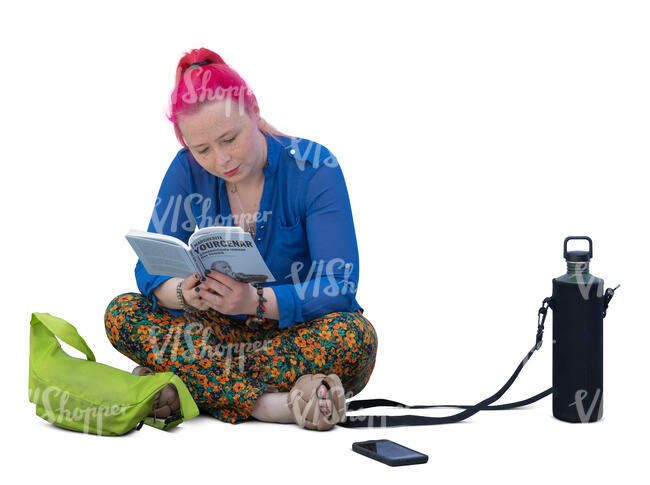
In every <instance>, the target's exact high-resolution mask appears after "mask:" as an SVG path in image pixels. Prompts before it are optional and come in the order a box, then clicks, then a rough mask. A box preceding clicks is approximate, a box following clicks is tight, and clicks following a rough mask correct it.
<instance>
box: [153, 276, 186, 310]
mask: <svg viewBox="0 0 650 485" xmlns="http://www.w3.org/2000/svg"><path fill="white" fill-rule="evenodd" d="M181 281H183V278H170V279H168V280H167V281H165V282H163V283H161V284H160V285H158V286H157V287H156V289H155V290H153V293H154V295H156V298H158V303H159V304H161V305H162V306H164V307H165V308H172V309H174V310H180V309H181V306H180V305H179V304H178V296H177V295H176V287H177V286H178V283H180V282H181Z"/></svg>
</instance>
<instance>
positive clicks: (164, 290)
mask: <svg viewBox="0 0 650 485" xmlns="http://www.w3.org/2000/svg"><path fill="white" fill-rule="evenodd" d="M189 178H190V175H189V166H188V165H187V160H186V159H185V158H184V156H183V154H182V152H180V151H179V153H178V154H177V155H176V157H175V158H174V160H173V161H172V163H171V164H170V166H169V168H168V169H167V173H166V174H165V176H164V178H163V181H162V183H161V185H160V189H159V191H158V196H157V198H156V202H155V204H154V209H153V213H152V215H151V219H150V220H149V226H148V229H147V231H148V232H155V233H157V234H167V235H170V236H174V237H175V238H177V239H180V240H181V241H183V242H185V243H187V241H188V240H189V238H190V236H191V234H192V232H193V231H194V227H195V226H196V222H195V221H194V217H193V215H192V214H191V213H190V214H187V213H186V211H185V205H186V204H185V202H186V201H187V197H188V195H189V186H190V184H189ZM135 279H136V282H137V284H138V288H139V289H140V293H142V294H143V295H144V296H146V297H147V298H149V299H150V300H152V302H153V309H154V310H156V309H157V308H158V304H159V303H160V304H161V305H163V306H164V307H166V308H168V309H169V310H170V313H172V314H173V315H175V316H178V315H181V314H182V313H183V310H181V309H180V308H179V305H178V299H177V298H176V295H175V291H176V285H177V284H178V281H179V279H178V278H172V277H170V276H162V275H152V274H150V273H149V272H148V271H147V270H146V268H145V267H144V265H143V264H142V262H141V261H140V260H139V259H138V262H137V263H136V266H135ZM170 279H172V280H175V281H176V285H174V284H173V282H172V283H169V280H170ZM163 285H164V286H163ZM158 294H160V295H161V296H162V298H163V300H164V301H160V302H159V301H158ZM172 297H173V298H172Z"/></svg>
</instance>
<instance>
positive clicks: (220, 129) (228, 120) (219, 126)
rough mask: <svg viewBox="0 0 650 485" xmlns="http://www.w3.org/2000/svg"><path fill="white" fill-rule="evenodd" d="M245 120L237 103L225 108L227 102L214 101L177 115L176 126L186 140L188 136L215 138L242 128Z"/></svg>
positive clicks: (243, 112)
mask: <svg viewBox="0 0 650 485" xmlns="http://www.w3.org/2000/svg"><path fill="white" fill-rule="evenodd" d="M246 118H247V114H246V112H245V111H244V110H241V112H240V109H239V104H238V103H233V102H231V103H230V106H227V100H224V101H215V102H210V103H204V104H203V105H202V106H200V107H199V109H198V110H197V111H195V112H193V113H186V114H182V115H179V117H178V126H179V128H180V129H181V131H182V132H183V135H184V137H185V139H186V140H187V138H188V136H189V137H190V138H192V137H197V138H200V137H201V136H203V135H208V136H214V135H215V133H216V136H221V135H222V134H224V133H225V132H226V131H228V130H230V129H234V128H238V127H240V126H242V125H243V124H244V123H245V122H246ZM187 141H188V143H192V142H191V141H190V140H187ZM201 142H202V141H196V142H195V143H201Z"/></svg>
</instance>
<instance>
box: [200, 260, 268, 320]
mask: <svg viewBox="0 0 650 485" xmlns="http://www.w3.org/2000/svg"><path fill="white" fill-rule="evenodd" d="M197 288H199V295H201V296H202V297H203V300H204V301H205V302H206V303H207V304H208V305H210V307H211V308H213V309H214V310H217V311H218V312H220V313H223V314H224V315H242V314H245V315H252V314H253V313H255V308H257V290H256V289H255V287H254V286H253V285H251V284H249V283H242V282H241V281H237V280H235V279H233V278H231V277H230V276H228V275H225V274H223V273H220V272H219V271H216V270H214V269H212V270H209V272H208V273H207V274H206V275H205V281H201V283H200V284H199V285H198V286H197Z"/></svg>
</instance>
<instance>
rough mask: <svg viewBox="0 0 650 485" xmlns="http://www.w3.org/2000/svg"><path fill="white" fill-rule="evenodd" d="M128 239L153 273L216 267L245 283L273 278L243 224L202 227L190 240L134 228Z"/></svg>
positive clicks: (179, 273)
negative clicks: (186, 241)
mask: <svg viewBox="0 0 650 485" xmlns="http://www.w3.org/2000/svg"><path fill="white" fill-rule="evenodd" d="M125 237H126V239H127V241H128V242H129V244H130V245H131V247H132V248H133V250H134V251H135V253H136V254H137V255H138V257H139V258H140V261H141V262H142V264H143V265H144V267H145V268H146V270H147V271H148V272H149V273H150V274H153V275H164V276H177V277H180V278H187V277H188V276H189V275H191V274H192V273H199V274H200V275H201V276H205V271H206V270H208V269H209V270H216V271H219V272H221V273H224V274H226V275H228V276H230V277H231V278H233V279H236V280H237V281H241V282H244V283H253V282H257V283H262V282H273V281H275V278H274V277H273V275H272V274H271V272H270V271H269V268H268V267H267V266H266V263H265V262H264V260H263V259H262V255H261V254H260V252H259V251H258V249H257V246H255V243H254V242H253V238H252V237H251V235H250V234H249V233H248V232H246V231H244V230H243V229H242V228H241V227H239V226H212V227H204V228H203V229H199V230H198V231H196V232H195V233H194V234H192V235H191V236H190V239H189V241H188V244H185V243H184V242H183V241H181V240H180V239H177V238H175V237H173V236H169V235H167V234H158V233H155V232H144V231H138V230H136V229H131V230H130V231H129V232H128V233H127V234H126V236H125Z"/></svg>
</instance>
